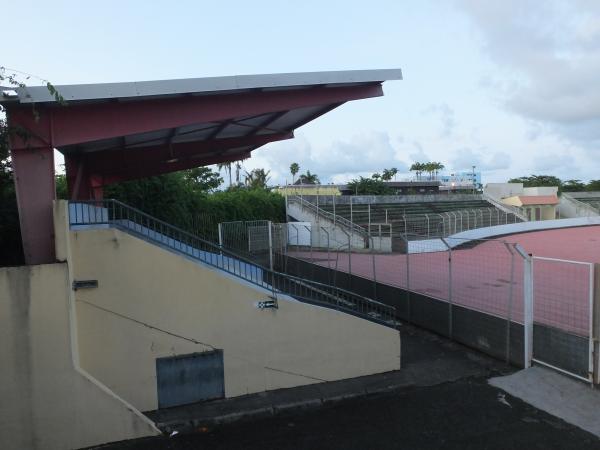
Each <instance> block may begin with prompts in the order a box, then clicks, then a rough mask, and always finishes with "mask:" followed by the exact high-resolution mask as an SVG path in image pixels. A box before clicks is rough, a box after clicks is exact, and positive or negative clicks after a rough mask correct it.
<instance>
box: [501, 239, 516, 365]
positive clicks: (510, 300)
mask: <svg viewBox="0 0 600 450" xmlns="http://www.w3.org/2000/svg"><path fill="white" fill-rule="evenodd" d="M504 245H505V246H506V249H507V250H508V253H510V286H509V288H508V311H507V314H506V363H507V364H510V326H511V322H512V309H513V296H514V294H513V290H514V289H513V285H514V284H515V254H514V252H513V251H512V249H511V248H510V245H509V244H508V242H504Z"/></svg>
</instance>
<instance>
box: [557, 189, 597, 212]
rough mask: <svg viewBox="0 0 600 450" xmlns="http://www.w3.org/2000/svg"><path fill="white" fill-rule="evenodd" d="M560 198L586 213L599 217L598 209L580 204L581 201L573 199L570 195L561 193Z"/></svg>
mask: <svg viewBox="0 0 600 450" xmlns="http://www.w3.org/2000/svg"><path fill="white" fill-rule="evenodd" d="M562 197H563V198H566V199H567V200H569V201H570V202H572V203H574V204H575V207H576V208H582V209H585V210H588V212H591V213H594V214H598V215H600V209H599V208H596V207H595V206H593V205H592V204H590V203H586V202H582V201H581V200H579V199H577V198H575V197H573V196H572V195H570V194H568V193H567V192H563V193H562Z"/></svg>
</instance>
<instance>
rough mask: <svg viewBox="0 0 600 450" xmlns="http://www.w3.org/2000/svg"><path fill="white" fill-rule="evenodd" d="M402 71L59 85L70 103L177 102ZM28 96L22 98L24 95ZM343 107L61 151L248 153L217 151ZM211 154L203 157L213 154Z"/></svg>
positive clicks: (37, 95)
mask: <svg viewBox="0 0 600 450" xmlns="http://www.w3.org/2000/svg"><path fill="white" fill-rule="evenodd" d="M401 78H402V73H401V71H400V69H386V70H355V71H345V72H311V73H297V74H275V75H243V76H231V77H218V78H196V79H188V80H165V81H146V82H132V83H109V84H91V85H90V84H88V85H71V86H56V89H57V90H58V92H60V93H61V95H63V97H64V98H65V99H66V100H67V102H68V103H69V104H71V103H77V104H80V103H103V102H114V101H117V102H128V101H143V100H150V99H157V98H160V99H163V98H176V97H184V96H190V95H192V96H202V95H235V94H239V93H242V92H268V91H273V90H277V91H292V90H299V89H314V88H325V89H328V88H337V87H342V86H344V87H349V86H356V85H367V84H375V83H381V82H383V81H385V80H389V79H401ZM26 89H27V93H25V92H24V90H23V91H21V90H20V91H19V99H20V102H21V103H31V102H36V103H39V102H48V101H50V102H53V101H54V99H53V98H52V97H51V96H50V94H49V92H48V90H47V89H46V88H45V87H43V86H42V87H35V88H26ZM23 95H25V96H26V97H25V98H23V97H22V96H23ZM341 104H343V103H333V104H328V105H320V106H310V107H305V108H298V109H292V110H286V111H274V112H271V113H267V114H261V115H256V116H249V117H239V118H236V119H235V120H229V121H224V122H207V123H197V124H193V125H186V126H183V127H179V128H171V129H163V130H157V131H152V132H149V133H142V134H133V135H128V136H123V137H120V138H116V139H107V140H102V141H95V142H86V143H81V144H77V145H70V146H65V147H60V148H58V150H59V151H61V152H62V153H64V154H69V153H88V152H96V151H111V150H121V151H123V150H127V149H135V148H138V149H139V148H144V147H154V146H159V145H173V144H179V143H190V142H208V141H210V142H214V143H215V154H221V155H223V154H225V153H227V154H233V153H240V154H244V153H247V152H249V151H252V150H254V149H255V148H257V147H258V146H246V147H240V148H237V149H230V150H228V151H227V152H225V153H224V152H223V151H219V145H218V143H219V140H220V139H228V138H244V137H250V136H266V135H274V134H280V133H291V132H293V131H294V130H295V129H296V128H299V127H301V126H302V125H304V124H306V123H308V122H310V121H311V120H313V119H315V118H317V117H319V116H321V115H323V114H325V113H327V112H329V111H331V110H332V109H334V108H336V107H338V106H340V105H341ZM210 154H211V153H210V152H206V153H204V155H205V156H210Z"/></svg>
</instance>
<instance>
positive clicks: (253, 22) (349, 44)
mask: <svg viewBox="0 0 600 450" xmlns="http://www.w3.org/2000/svg"><path fill="white" fill-rule="evenodd" d="M11 17H12V18H13V19H14V20H10V21H7V20H4V21H3V31H4V33H5V36H18V38H15V39H13V38H12V37H11V38H10V39H9V40H8V42H9V43H8V45H6V44H5V46H4V48H3V50H2V56H1V57H0V65H2V66H6V67H11V68H15V69H18V70H22V71H26V72H29V73H33V74H36V75H39V76H40V77H42V78H45V79H48V80H51V81H52V82H53V83H54V84H69V83H88V82H89V83H94V82H114V81H132V80H152V79H168V78H187V77H202V76H218V75H234V74H250V73H275V72H296V71H298V72H300V71H316V70H344V69H372V68H393V67H400V68H401V69H402V70H403V73H404V80H403V81H394V82H388V83H386V84H385V85H384V91H385V97H383V98H377V99H369V100H365V101H358V102H351V103H348V104H346V105H344V106H342V107H341V108H339V109H337V110H334V111H333V112H331V113H329V114H328V115H326V116H324V117H322V118H320V119H318V120H316V121H315V122H313V123H311V124H309V125H307V126H305V127H302V128H301V129H300V130H298V132H297V133H296V139H295V140H293V141H287V142H281V143H276V144H271V145H269V146H266V147H263V148H261V149H259V150H257V151H255V152H254V153H253V157H252V159H250V160H248V161H247V162H245V166H246V168H247V169H248V170H250V169H252V168H254V167H265V168H267V169H269V170H271V176H272V180H271V181H272V182H283V181H284V180H285V179H286V177H287V178H289V177H290V175H289V173H288V167H289V165H290V163H291V162H293V161H296V162H298V163H299V164H300V166H301V168H302V171H304V170H306V169H309V170H311V172H313V173H314V172H316V173H317V174H319V175H320V176H321V179H322V181H325V182H329V181H336V182H342V181H346V180H348V179H350V178H352V177H355V176H358V175H369V174H370V173H372V172H374V171H380V170H381V169H382V168H384V167H398V168H399V169H401V171H404V170H406V168H407V167H408V166H409V165H410V164H411V163H412V162H414V161H424V160H436V161H441V162H443V163H444V164H445V165H446V167H447V168H448V169H455V170H460V169H470V168H471V165H473V164H475V165H476V166H477V167H478V169H481V170H482V171H483V178H484V182H489V181H505V180H506V179H508V178H510V177H513V176H521V175H528V174H531V173H538V174H539V173H546V174H553V175H557V176H560V177H561V178H567V179H569V178H580V179H584V180H587V179H592V178H600V173H598V169H599V168H600V165H599V164H598V162H597V159H598V156H599V154H598V144H599V143H600V126H599V125H600V77H598V73H600V70H599V69H600V2H596V1H593V0H571V1H569V2H566V1H565V2H560V1H544V2H539V1H534V0H519V1H517V0H503V1H476V0H472V1H469V0H453V1H441V0H440V1H423V0H421V1H376V0H373V1H370V2H364V1H349V0H346V1H320V2H317V1H303V2H298V1H295V2H286V1H252V2H247V1H243V2H242V1H236V0H232V1H230V2H205V1H193V2H192V1H189V2H184V1H172V2H158V1H124V0H122V1H120V2H116V1H101V2H99V1H85V2H83V1H78V2H75V1H73V2H64V1H53V2H45V1H36V2H27V1H21V2H19V6H18V8H16V9H14V11H13V12H12V13H11Z"/></svg>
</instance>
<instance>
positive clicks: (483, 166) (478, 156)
mask: <svg viewBox="0 0 600 450" xmlns="http://www.w3.org/2000/svg"><path fill="white" fill-rule="evenodd" d="M452 155H453V156H452V157H451V159H450V162H451V163H452V164H453V168H454V169H455V170H466V169H470V168H471V167H472V166H475V167H476V169H477V170H479V171H482V172H490V171H496V170H504V169H508V168H509V167H510V165H511V161H512V159H511V157H510V155H509V154H508V153H505V152H494V153H491V154H490V153H484V152H482V151H473V150H472V149H470V148H461V149H457V150H455V151H454V152H453V153H452Z"/></svg>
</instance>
